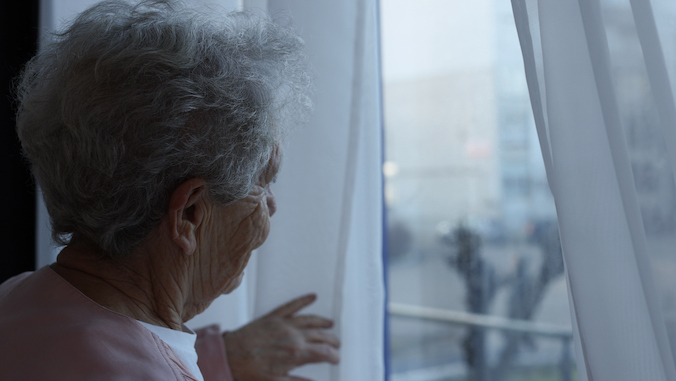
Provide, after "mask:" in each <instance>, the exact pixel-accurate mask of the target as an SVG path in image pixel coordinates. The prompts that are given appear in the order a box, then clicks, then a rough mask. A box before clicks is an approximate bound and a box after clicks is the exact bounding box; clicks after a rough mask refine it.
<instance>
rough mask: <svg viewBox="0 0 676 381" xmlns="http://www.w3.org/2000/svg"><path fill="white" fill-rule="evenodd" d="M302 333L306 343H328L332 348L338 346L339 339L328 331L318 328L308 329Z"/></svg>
mask: <svg viewBox="0 0 676 381" xmlns="http://www.w3.org/2000/svg"><path fill="white" fill-rule="evenodd" d="M304 335H305V340H307V342H308V343H315V344H328V345H330V346H332V347H333V348H336V349H338V348H340V340H338V338H337V337H336V336H335V335H333V334H331V333H329V332H326V331H322V330H318V329H309V330H306V331H305V332H304Z"/></svg>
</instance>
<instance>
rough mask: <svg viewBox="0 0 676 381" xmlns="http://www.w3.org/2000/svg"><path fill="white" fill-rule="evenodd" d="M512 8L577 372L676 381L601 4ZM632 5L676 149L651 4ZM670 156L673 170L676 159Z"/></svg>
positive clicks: (667, 137) (517, 0) (584, 0)
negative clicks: (553, 216)
mask: <svg viewBox="0 0 676 381" xmlns="http://www.w3.org/2000/svg"><path fill="white" fill-rule="evenodd" d="M512 4H513V10H514V16H515V20H516V23H517V29H518V32H519V38H520V41H521V46H522V53H523V56H524V63H525V69H526V75H527V78H528V85H529V91H530V95H531V103H532V107H533V112H534V114H535V117H536V126H537V128H538V134H539V136H540V142H541V146H542V151H543V156H544V160H545V164H546V165H547V163H548V161H549V165H547V175H548V179H549V185H550V188H551V189H552V193H553V195H554V198H555V202H556V207H557V213H558V217H559V226H560V233H561V239H562V246H563V254H564V262H565V266H566V273H567V280H568V283H569V295H570V297H571V309H572V311H571V313H572V316H573V323H574V328H575V334H576V335H575V336H576V355H577V359H578V377H579V378H580V379H582V380H585V379H587V380H590V381H591V380H597V381H598V380H613V381H615V380H627V381H629V380H674V379H676V371H675V370H674V363H673V355H672V353H671V347H670V344H669V341H668V332H667V329H666V325H665V320H664V315H663V312H662V306H661V305H660V295H659V292H658V289H657V287H656V284H655V276H654V270H653V268H652V266H653V265H654V263H651V252H650V251H651V250H650V247H649V245H648V238H647V236H646V231H647V229H646V223H645V221H644V215H645V214H646V213H645V211H644V210H642V204H641V202H642V201H644V199H645V198H646V196H645V192H643V193H641V192H639V191H638V190H637V186H636V184H637V181H636V179H635V178H634V176H635V175H642V174H641V173H638V174H636V173H634V170H633V168H635V167H636V166H635V165H634V164H635V161H636V157H637V154H636V152H635V151H636V150H635V149H634V147H630V145H629V144H628V143H627V140H626V137H625V135H626V131H627V126H626V125H625V124H626V118H624V116H623V115H622V112H621V111H622V110H621V107H620V106H619V102H618V92H617V89H616V83H615V82H616V81H615V79H614V78H613V76H614V75H615V74H616V72H617V70H615V68H614V66H613V65H612V63H611V54H610V52H609V43H608V38H607V35H606V33H607V27H608V26H607V25H606V24H605V23H604V15H603V11H602V7H601V3H600V2H599V1H598V0H580V1H579V2H578V1H546V0H541V1H529V0H513V1H512ZM632 7H633V10H634V20H635V22H636V29H637V31H638V34H639V38H640V42H641V46H642V48H643V52H644V58H645V60H646V65H645V66H646V69H647V71H648V76H649V77H650V84H651V85H652V90H653V95H654V97H653V99H650V100H649V102H653V103H655V104H656V106H657V108H658V111H659V115H660V117H661V121H662V126H664V127H665V128H663V131H666V132H664V134H663V138H664V141H665V143H666V146H667V148H669V147H673V145H674V144H675V143H676V140H675V138H674V136H676V135H674V132H673V126H674V125H676V124H673V123H671V122H672V121H676V118H674V115H676V113H674V112H673V108H674V104H673V96H672V94H671V88H670V87H669V83H670V82H669V80H668V76H667V71H666V66H665V65H664V58H663V55H662V54H661V51H660V49H659V47H660V41H659V38H658V35H657V32H656V28H655V27H654V20H653V19H652V11H651V10H650V3H649V2H647V1H639V0H637V1H632ZM533 11H535V12H536V14H528V13H529V12H533ZM533 19H537V21H538V22H537V26H536V27H533V26H534V24H535V23H534V22H533ZM625 32H626V31H625ZM536 37H539V38H536ZM536 40H539V41H540V44H541V46H537V45H536V44H535V43H534V41H536ZM536 51H540V52H541V55H540V56H538V55H536V53H535V52H536ZM542 89H544V94H541V91H542ZM670 123H671V124H670ZM667 126H669V128H666V127H667ZM639 127H641V126H639ZM669 129H670V130H669ZM638 130H639V131H640V128H639V129H638ZM671 152H672V153H673V150H671ZM644 156H645V155H644ZM670 160H671V169H672V172H673V169H674V168H676V167H674V161H673V155H672V156H670ZM671 181H672V182H673V179H671Z"/></svg>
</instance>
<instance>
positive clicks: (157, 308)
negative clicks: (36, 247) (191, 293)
mask: <svg viewBox="0 0 676 381" xmlns="http://www.w3.org/2000/svg"><path fill="white" fill-rule="evenodd" d="M164 259H165V261H163V262H162V263H160V266H159V267H158V266H156V265H154V264H155V263H156V262H157V261H154V260H153V255H152V253H147V252H143V250H139V252H134V253H132V254H130V255H129V256H127V257H125V258H123V259H108V258H105V257H104V256H102V255H100V250H97V249H96V246H94V245H87V244H75V245H69V246H67V247H66V248H64V249H63V250H62V251H61V253H60V254H59V256H58V258H57V261H56V262H55V263H54V264H52V265H51V268H52V270H54V271H55V272H56V273H57V274H58V275H60V276H61V277H62V278H64V279H65V280H66V281H67V282H68V283H70V284H71V285H72V286H73V287H75V288H77V289H78V290H79V291H80V292H82V293H83V294H84V295H86V296H87V297H88V298H90V299H92V300H93V301H94V302H96V303H98V304H99V305H101V306H103V307H105V308H107V309H109V310H111V311H114V312H117V313H120V314H122V315H125V316H129V317H131V318H133V319H137V320H140V321H143V322H146V323H150V324H154V325H158V326H162V327H167V328H171V329H175V330H179V331H180V330H182V325H183V322H184V319H186V313H185V307H184V306H185V301H186V298H187V296H188V292H187V291H188V290H187V288H188V287H187V285H188V283H187V282H186V281H187V279H179V277H177V276H176V274H180V273H182V272H181V271H179V272H176V273H175V272H173V271H171V269H172V267H171V265H170V263H167V261H166V260H167V259H169V258H164ZM169 262H171V261H170V260H169ZM180 278H185V277H184V276H181V277H180Z"/></svg>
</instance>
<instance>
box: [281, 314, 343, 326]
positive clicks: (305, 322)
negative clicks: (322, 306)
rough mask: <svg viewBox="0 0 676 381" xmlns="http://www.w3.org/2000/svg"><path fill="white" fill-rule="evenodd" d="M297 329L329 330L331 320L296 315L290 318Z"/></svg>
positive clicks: (314, 316) (331, 324) (315, 316)
mask: <svg viewBox="0 0 676 381" xmlns="http://www.w3.org/2000/svg"><path fill="white" fill-rule="evenodd" d="M291 320H292V322H293V325H294V326H296V327H297V328H324V329H326V328H331V327H333V320H331V319H327V318H325V317H321V316H317V315H298V316H294V317H293V318H291Z"/></svg>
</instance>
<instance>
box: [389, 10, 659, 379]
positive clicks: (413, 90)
mask: <svg viewBox="0 0 676 381" xmlns="http://www.w3.org/2000/svg"><path fill="white" fill-rule="evenodd" d="M380 8H381V28H382V30H381V32H382V34H381V35H382V58H383V97H384V117H385V155H386V159H385V160H386V162H385V165H384V168H383V170H384V174H385V179H386V183H385V199H386V208H387V229H388V232H387V233H388V255H389V258H388V262H389V263H388V266H389V268H388V271H389V298H390V299H389V300H390V337H391V345H390V356H391V357H390V363H391V369H390V372H391V379H392V380H394V381H402V380H415V381H432V380H479V381H486V380H531V379H532V380H572V379H574V378H575V369H574V364H573V361H572V356H573V353H572V347H571V345H570V343H571V338H572V331H571V328H570V327H571V322H570V313H569V311H568V295H567V290H566V284H565V279H564V277H563V262H562V259H561V250H560V243H559V237H558V227H557V223H556V214H555V209H554V205H553V199H552V196H551V194H550V192H549V188H548V187H547V185H546V184H547V182H546V175H545V170H544V165H543V164H542V160H541V154H540V148H539V145H538V141H537V135H536V131H535V126H534V122H533V117H532V112H531V109H530V103H529V97H528V89H527V86H526V81H525V76H524V71H523V66H522V65H523V64H522V59H521V51H520V48H519V43H518V39H517V35H516V29H515V26H514V21H513V17H512V13H511V5H510V3H509V2H508V1H493V0H476V1H471V2H467V1H456V0H453V1H449V0H427V1H424V2H419V3H415V4H412V3H411V2H409V1H403V0H382V1H381V4H380ZM646 181H647V183H649V179H648V180H646Z"/></svg>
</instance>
